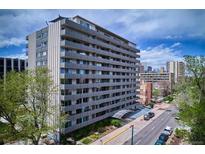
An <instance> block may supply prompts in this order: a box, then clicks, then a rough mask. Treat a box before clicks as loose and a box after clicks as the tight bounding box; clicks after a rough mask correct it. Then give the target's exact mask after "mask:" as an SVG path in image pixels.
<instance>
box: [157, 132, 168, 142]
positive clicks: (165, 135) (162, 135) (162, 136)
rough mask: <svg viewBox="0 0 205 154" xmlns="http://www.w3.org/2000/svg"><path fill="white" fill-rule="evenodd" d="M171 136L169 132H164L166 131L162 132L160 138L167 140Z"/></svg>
mask: <svg viewBox="0 0 205 154" xmlns="http://www.w3.org/2000/svg"><path fill="white" fill-rule="evenodd" d="M168 138H169V135H167V134H164V133H161V134H160V136H159V140H162V141H164V142H166V141H167V140H168Z"/></svg>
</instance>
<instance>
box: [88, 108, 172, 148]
mask: <svg viewBox="0 0 205 154" xmlns="http://www.w3.org/2000/svg"><path fill="white" fill-rule="evenodd" d="M169 106H170V104H160V105H158V104H157V105H155V107H154V108H153V109H152V110H151V111H152V112H154V113H155V117H153V118H152V119H150V120H149V121H144V120H143V116H140V117H139V118H137V119H135V120H133V121H131V122H130V123H128V124H126V125H124V126H122V127H120V128H118V129H116V130H114V131H113V132H111V133H109V134H107V135H105V136H103V137H102V138H100V139H98V140H96V141H95V142H93V143H92V144H93V145H102V144H104V145H105V144H106V145H122V144H124V143H125V142H126V141H127V140H129V139H130V138H131V128H130V127H131V125H134V135H136V134H137V133H138V132H139V131H141V130H142V129H143V128H144V127H145V126H147V125H148V124H150V123H151V122H152V121H153V120H154V119H156V118H157V117H159V116H160V115H161V114H162V113H163V112H164V111H165V110H160V108H161V109H167V108H168V107H169Z"/></svg>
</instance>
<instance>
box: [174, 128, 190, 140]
mask: <svg viewBox="0 0 205 154" xmlns="http://www.w3.org/2000/svg"><path fill="white" fill-rule="evenodd" d="M187 135H188V132H187V130H185V129H178V128H177V129H176V131H175V136H176V137H178V138H185V137H186V136H187Z"/></svg>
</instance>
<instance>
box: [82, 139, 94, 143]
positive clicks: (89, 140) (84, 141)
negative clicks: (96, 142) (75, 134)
mask: <svg viewBox="0 0 205 154" xmlns="http://www.w3.org/2000/svg"><path fill="white" fill-rule="evenodd" d="M81 142H82V143H83V144H89V143H91V142H92V140H91V139H89V138H84V139H82V140H81Z"/></svg>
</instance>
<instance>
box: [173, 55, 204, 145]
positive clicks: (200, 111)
mask: <svg viewBox="0 0 205 154" xmlns="http://www.w3.org/2000/svg"><path fill="white" fill-rule="evenodd" d="M185 62H186V71H187V73H188V77H186V78H185V79H184V81H182V82H181V84H180V86H178V88H177V97H176V101H177V102H178V103H179V110H180V113H179V116H180V119H181V120H182V122H183V123H184V124H186V125H188V126H189V127H191V132H190V136H189V139H190V142H191V143H192V144H205V131H204V130H205V122H204V121H205V57H204V56H201V57H193V56H186V57H185Z"/></svg>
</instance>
